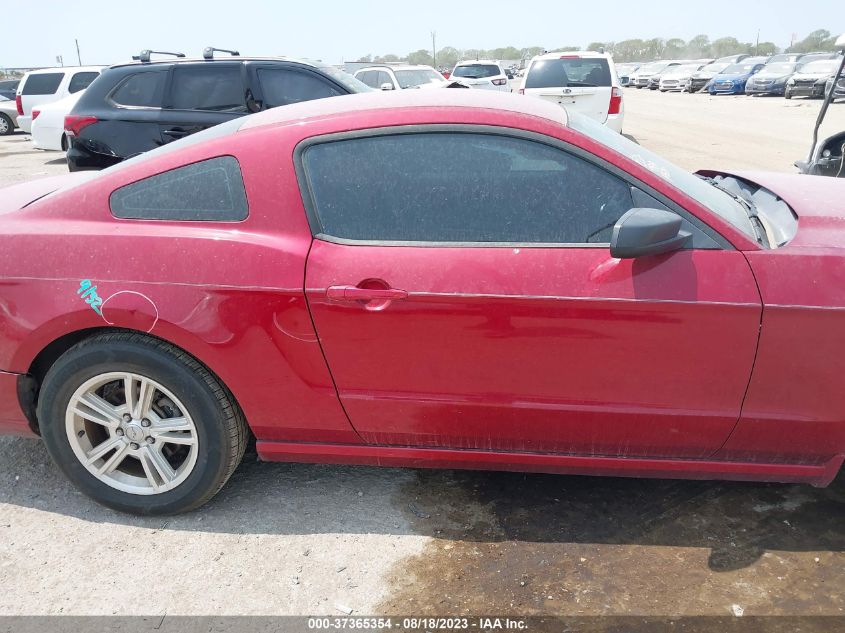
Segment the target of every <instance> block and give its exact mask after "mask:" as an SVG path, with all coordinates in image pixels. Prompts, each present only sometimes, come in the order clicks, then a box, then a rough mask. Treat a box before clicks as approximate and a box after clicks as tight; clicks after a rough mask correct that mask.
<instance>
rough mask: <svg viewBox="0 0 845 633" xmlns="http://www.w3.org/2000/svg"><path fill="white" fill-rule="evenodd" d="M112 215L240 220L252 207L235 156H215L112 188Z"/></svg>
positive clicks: (162, 218)
mask: <svg viewBox="0 0 845 633" xmlns="http://www.w3.org/2000/svg"><path fill="white" fill-rule="evenodd" d="M109 206H110V207H111V212H112V215H114V216H115V217H117V218H123V219H133V220H173V221H192V222H238V221H241V220H244V219H246V217H247V215H248V212H249V209H248V205H247V199H246V191H245V190H244V182H243V177H242V175H241V168H240V165H239V164H238V161H237V159H235V158H234V157H233V156H220V157H219V158H211V159H209V160H204V161H201V162H198V163H193V164H191V165H186V166H184V167H178V168H176V169H172V170H170V171H167V172H164V173H163V174H157V175H155V176H150V177H149V178H145V179H144V180H139V181H138V182H134V183H132V184H130V185H126V186H124V187H121V188H119V189H116V190H115V191H114V192H112V194H111V196H110V197H109Z"/></svg>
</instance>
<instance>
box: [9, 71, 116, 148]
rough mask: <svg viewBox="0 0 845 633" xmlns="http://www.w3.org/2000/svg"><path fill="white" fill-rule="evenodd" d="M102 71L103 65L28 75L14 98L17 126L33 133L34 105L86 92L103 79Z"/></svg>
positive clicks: (33, 72)
mask: <svg viewBox="0 0 845 633" xmlns="http://www.w3.org/2000/svg"><path fill="white" fill-rule="evenodd" d="M101 70H103V67H102V66H66V67H63V68H44V69H42V70H33V71H32V72H28V73H27V74H25V75H24V76H23V79H21V83H20V84H18V91H17V94H16V95H15V101H16V103H17V107H18V127H19V128H20V129H22V130H23V131H24V132H26V133H27V134H29V133H30V132H31V131H32V108H33V107H34V106H37V105H43V104H45V103H52V102H53V101H58V100H59V99H64V98H65V97H67V96H68V95H72V94H74V93H77V92H79V91H80V90H85V89H86V88H87V87H88V86H89V85H90V84H91V82H92V81H94V80H95V79H96V78H97V77H99V76H100V71H101Z"/></svg>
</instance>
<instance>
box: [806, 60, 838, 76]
mask: <svg viewBox="0 0 845 633" xmlns="http://www.w3.org/2000/svg"><path fill="white" fill-rule="evenodd" d="M838 68H839V61H837V60H835V59H819V60H817V61H814V62H810V63H809V64H807V65H806V66H802V67H801V70H800V71H799V72H802V73H804V74H806V75H816V74H818V75H821V74H823V73H831V74H833V73H834V72H836V70H837V69H838Z"/></svg>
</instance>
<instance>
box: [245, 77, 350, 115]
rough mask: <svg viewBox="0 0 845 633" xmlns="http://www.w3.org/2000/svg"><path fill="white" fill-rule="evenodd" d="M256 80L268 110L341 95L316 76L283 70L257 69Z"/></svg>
mask: <svg viewBox="0 0 845 633" xmlns="http://www.w3.org/2000/svg"><path fill="white" fill-rule="evenodd" d="M258 80H259V81H260V82H261V91H262V92H263V93H264V105H265V106H266V107H268V108H274V107H276V106H281V105H288V104H289V103H299V102H300V101H311V100H313V99H323V98H324V97H336V96H337V95H341V94H343V93H342V92H341V91H340V90H338V89H337V88H335V87H334V86H333V85H332V84H330V83H329V82H328V81H326V80H325V79H322V78H320V77H317V76H316V75H311V74H308V73H304V72H298V71H295V70H286V69H284V68H259V69H258Z"/></svg>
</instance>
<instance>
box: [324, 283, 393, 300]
mask: <svg viewBox="0 0 845 633" xmlns="http://www.w3.org/2000/svg"><path fill="white" fill-rule="evenodd" d="M326 297H327V298H328V299H332V300H334V301H386V300H390V299H392V300H394V301H395V300H397V299H405V298H407V297H408V293H407V292H406V291H405V290H397V289H396V288H359V287H358V286H329V287H328V288H326Z"/></svg>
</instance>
